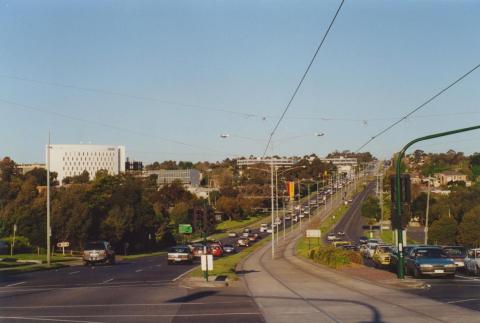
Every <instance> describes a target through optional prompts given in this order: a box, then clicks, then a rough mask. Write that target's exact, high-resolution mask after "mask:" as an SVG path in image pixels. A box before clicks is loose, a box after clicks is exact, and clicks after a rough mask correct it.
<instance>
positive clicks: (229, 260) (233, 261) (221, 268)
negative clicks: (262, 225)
mask: <svg viewBox="0 0 480 323" xmlns="http://www.w3.org/2000/svg"><path fill="white" fill-rule="evenodd" d="M270 240H271V238H270V237H268V238H265V239H262V240H261V241H259V242H257V243H256V244H254V245H253V246H251V247H248V248H245V249H243V250H242V251H240V252H238V253H236V254H233V255H230V256H227V257H222V258H218V259H216V260H214V262H213V271H210V272H209V273H208V274H209V275H212V276H221V275H223V276H227V277H228V279H230V280H238V276H237V274H236V270H235V268H236V267H237V265H238V264H239V263H240V261H241V260H242V259H243V258H245V257H247V256H248V255H249V254H251V253H252V252H254V251H255V250H258V249H259V248H261V247H262V246H264V245H265V244H266V243H268V242H269V241H270ZM189 276H190V277H203V271H202V270H201V269H200V267H197V268H196V269H195V270H194V271H192V272H191V273H190V275H189Z"/></svg>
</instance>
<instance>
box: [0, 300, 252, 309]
mask: <svg viewBox="0 0 480 323" xmlns="http://www.w3.org/2000/svg"><path fill="white" fill-rule="evenodd" d="M241 303H252V301H251V300H247V301H241V300H239V301H227V302H215V304H241ZM207 304H212V303H211V302H188V303H185V302H178V303H176V302H175V303H146V304H142V303H138V304H136V303H134V304H75V305H39V306H0V309H2V310H6V309H10V310H15V309H32V310H34V309H48V308H88V307H135V306H179V305H207Z"/></svg>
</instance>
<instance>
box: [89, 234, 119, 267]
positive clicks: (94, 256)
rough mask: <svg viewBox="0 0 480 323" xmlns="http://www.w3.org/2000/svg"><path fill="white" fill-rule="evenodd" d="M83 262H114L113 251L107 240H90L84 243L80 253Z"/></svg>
mask: <svg viewBox="0 0 480 323" xmlns="http://www.w3.org/2000/svg"><path fill="white" fill-rule="evenodd" d="M82 255H83V256H82V258H83V264H84V265H90V264H97V263H109V264H111V265H113V264H115V251H114V250H113V248H112V246H111V245H110V243H108V242H107V241H103V240H102V241H91V242H87V243H86V244H85V248H83V253H82Z"/></svg>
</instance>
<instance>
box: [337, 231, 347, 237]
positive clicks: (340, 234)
mask: <svg viewBox="0 0 480 323" xmlns="http://www.w3.org/2000/svg"><path fill="white" fill-rule="evenodd" d="M337 236H339V237H344V236H345V232H343V231H338V232H337Z"/></svg>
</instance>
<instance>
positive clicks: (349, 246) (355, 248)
mask: <svg viewBox="0 0 480 323" xmlns="http://www.w3.org/2000/svg"><path fill="white" fill-rule="evenodd" d="M340 248H341V249H343V250H351V251H358V246H357V245H354V244H346V245H341V246H340Z"/></svg>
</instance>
